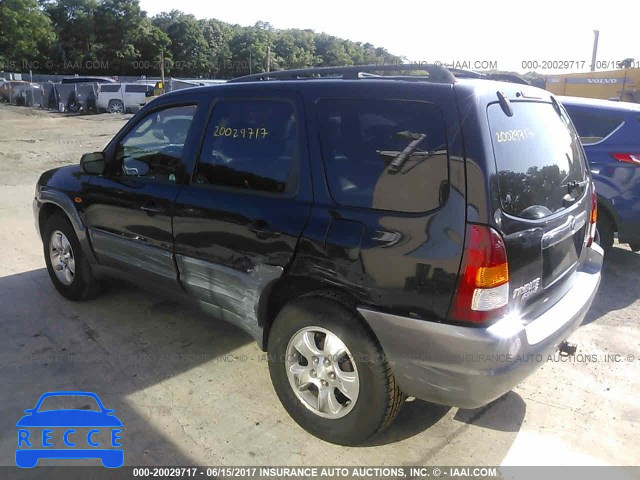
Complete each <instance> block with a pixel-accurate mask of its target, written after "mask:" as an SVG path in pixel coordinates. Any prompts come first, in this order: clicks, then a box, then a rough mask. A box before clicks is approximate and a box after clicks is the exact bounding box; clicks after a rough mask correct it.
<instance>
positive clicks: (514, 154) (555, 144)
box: [487, 102, 587, 219]
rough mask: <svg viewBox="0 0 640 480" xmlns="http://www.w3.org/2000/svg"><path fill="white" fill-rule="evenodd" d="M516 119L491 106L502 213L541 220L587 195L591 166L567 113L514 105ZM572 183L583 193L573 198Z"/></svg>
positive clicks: (529, 104) (536, 105)
mask: <svg viewBox="0 0 640 480" xmlns="http://www.w3.org/2000/svg"><path fill="white" fill-rule="evenodd" d="M511 106H512V109H513V116H511V117H509V116H507V115H506V114H505V113H504V111H503V110H502V108H501V107H500V105H499V104H497V103H495V104H491V105H489V106H488V110H487V112H488V116H489V125H490V127H491V140H492V142H493V150H494V153H495V158H496V166H497V168H498V187H499V191H500V200H501V203H502V208H503V210H504V211H505V212H506V213H509V214H511V215H515V216H518V217H521V218H529V219H538V218H544V217H547V216H549V215H552V214H553V213H555V212H557V211H560V210H563V209H564V208H567V207H569V206H571V205H572V204H573V203H574V202H575V201H576V200H577V199H578V198H580V197H581V196H582V193H583V192H584V185H585V183H582V182H584V181H585V180H586V178H587V177H586V175H587V174H586V163H585V159H584V156H583V154H582V148H581V145H580V141H579V139H578V136H577V134H576V132H575V130H574V128H573V126H572V125H571V122H570V121H569V118H568V116H567V115H566V113H565V112H564V111H562V110H559V112H560V113H558V112H557V111H556V110H555V108H554V107H553V105H552V104H550V103H542V102H512V104H511ZM569 182H580V183H581V188H577V189H573V190H572V192H571V195H569V188H568V184H569Z"/></svg>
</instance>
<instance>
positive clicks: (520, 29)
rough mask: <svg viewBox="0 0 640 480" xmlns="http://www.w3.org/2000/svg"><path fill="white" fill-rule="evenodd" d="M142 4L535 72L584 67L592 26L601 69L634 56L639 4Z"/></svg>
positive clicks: (559, 0)
mask: <svg viewBox="0 0 640 480" xmlns="http://www.w3.org/2000/svg"><path fill="white" fill-rule="evenodd" d="M140 3H141V6H142V9H143V10H145V11H147V13H148V14H149V15H155V14H157V13H160V12H162V11H170V10H172V9H177V10H181V11H183V12H185V13H191V14H193V15H195V16H196V17H197V18H216V19H218V20H222V21H225V22H228V23H233V24H239V25H243V26H250V25H254V24H255V23H256V22H258V21H264V22H269V23H270V24H271V25H272V26H273V27H275V28H279V29H284V28H300V29H312V30H315V31H317V32H325V33H328V34H330V35H335V36H337V37H342V38H345V39H349V40H353V41H359V42H362V43H366V42H369V43H372V44H374V45H375V46H377V47H384V48H386V49H387V50H388V51H389V52H390V53H392V54H394V55H398V56H404V57H406V58H407V59H408V61H415V62H443V63H452V62H455V63H457V64H458V65H457V66H459V67H461V68H471V69H481V70H484V69H487V68H481V66H482V65H491V66H497V69H499V70H510V71H518V72H523V73H524V72H526V71H530V70H535V71H537V72H539V73H541V74H550V73H559V72H561V71H567V70H566V68H568V71H588V70H589V66H590V63H591V52H592V48H593V38H594V34H593V31H594V29H597V30H600V41H599V46H598V60H599V61H601V62H602V63H603V65H602V66H606V63H605V62H611V63H612V62H615V61H618V60H622V59H623V58H627V57H632V58H635V59H636V60H637V61H640V41H638V30H639V23H638V13H640V4H638V2H637V1H626V0H619V1H617V2H612V1H609V2H604V1H602V0H600V1H594V0H581V1H575V0H555V1H549V0H533V1H530V2H521V1H518V0H512V1H510V2H507V1H501V0H500V1H498V0H496V1H491V0H485V1H481V0H480V1H475V2H472V1H468V2H467V1H462V0H457V1H456V0H449V1H446V0H445V1H439V2H429V1H428V0H423V1H414V0H404V1H402V2H399V1H395V2H394V1H391V2H390V1H375V0H373V1H369V2H363V1H359V0H350V1H349V0H320V1H316V2H309V1H307V2H303V1H300V0H298V1H291V0H281V1H272V2H270V1H265V0H236V1H232V2H224V1H206V0H204V1H203V0H181V1H180V2H175V1H172V0H141V2H140ZM489 62H493V63H489ZM536 62H537V64H536ZM558 62H563V63H562V64H559V63H558ZM570 62H573V64H571V63H570ZM532 67H534V68H532ZM535 67H537V68H535ZM611 68H615V67H613V66H612V67H611ZM601 69H602V68H601ZM604 69H606V68H604Z"/></svg>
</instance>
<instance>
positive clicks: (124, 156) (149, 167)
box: [116, 105, 196, 182]
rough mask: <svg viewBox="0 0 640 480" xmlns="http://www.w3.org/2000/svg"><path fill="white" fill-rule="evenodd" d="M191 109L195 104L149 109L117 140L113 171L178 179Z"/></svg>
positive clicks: (181, 168) (127, 174) (155, 177)
mask: <svg viewBox="0 0 640 480" xmlns="http://www.w3.org/2000/svg"><path fill="white" fill-rule="evenodd" d="M195 112H196V106H195V105H184V106H179V107H169V108H165V109H163V110H157V111H154V112H151V113H149V114H148V115H147V116H146V117H145V118H143V119H142V120H141V121H140V122H139V123H138V124H137V125H136V126H135V127H134V128H133V129H132V130H131V131H129V133H127V135H126V136H125V138H124V139H123V140H122V141H121V142H120V143H119V144H118V146H117V148H116V165H117V166H118V170H117V174H118V175H125V176H137V177H145V178H148V179H152V180H161V181H168V182H176V181H179V180H180V178H181V177H182V175H183V174H184V162H183V158H182V150H183V148H184V143H185V140H186V138H187V134H188V133H189V128H190V126H191V122H192V120H193V116H194V114H195Z"/></svg>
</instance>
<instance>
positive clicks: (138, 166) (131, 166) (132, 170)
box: [122, 158, 149, 177]
mask: <svg viewBox="0 0 640 480" xmlns="http://www.w3.org/2000/svg"><path fill="white" fill-rule="evenodd" d="M122 172H123V173H124V174H125V175H132V176H138V177H144V176H145V175H148V174H149V165H147V164H146V163H145V162H143V161H142V160H138V159H136V158H125V159H124V160H123V161H122Z"/></svg>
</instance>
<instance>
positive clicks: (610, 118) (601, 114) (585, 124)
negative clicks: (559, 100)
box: [565, 105, 624, 145]
mask: <svg viewBox="0 0 640 480" xmlns="http://www.w3.org/2000/svg"><path fill="white" fill-rule="evenodd" d="M565 108H566V110H567V112H568V113H569V116H570V117H571V120H572V121H573V124H574V125H575V127H576V130H577V131H578V135H580V140H581V141H582V143H583V144H585V145H589V144H592V143H597V142H599V141H600V140H602V139H603V138H606V137H608V136H609V135H611V133H612V132H613V131H614V130H615V129H616V128H618V127H619V126H620V125H622V122H623V121H624V120H623V119H622V118H621V117H620V116H619V115H617V114H616V113H615V112H607V111H605V110H592V111H587V110H584V109H581V108H577V107H573V106H571V105H565Z"/></svg>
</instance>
